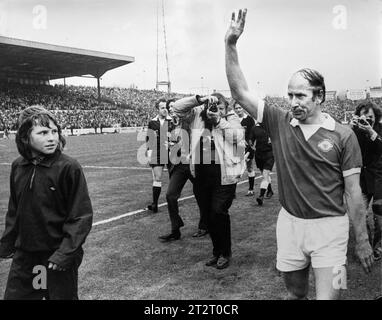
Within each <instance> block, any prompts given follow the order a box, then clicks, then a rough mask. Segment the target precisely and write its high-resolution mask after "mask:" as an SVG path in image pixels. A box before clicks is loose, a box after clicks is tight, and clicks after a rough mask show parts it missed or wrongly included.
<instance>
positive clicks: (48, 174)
mask: <svg viewBox="0 0 382 320" xmlns="http://www.w3.org/2000/svg"><path fill="white" fill-rule="evenodd" d="M92 220H93V209H92V205H91V201H90V198H89V193H88V189H87V184H86V180H85V176H84V174H83V171H82V168H81V166H80V164H79V163H78V162H77V161H76V160H74V159H72V158H71V157H69V156H67V155H65V154H62V153H61V152H60V151H56V152H55V153H54V154H53V155H51V156H47V157H45V158H43V159H42V160H41V161H40V162H37V163H33V162H31V161H28V160H26V159H25V158H23V157H19V158H18V159H16V160H15V161H14V162H13V163H12V169H11V175H10V199H9V204H8V212H7V214H6V221H5V230H4V233H3V236H2V238H1V240H0V257H6V256H9V255H10V254H12V253H13V252H15V251H16V249H21V250H24V251H27V252H41V251H51V252H53V254H52V255H51V256H50V258H49V261H50V262H53V263H55V264H58V265H59V266H61V267H63V268H67V267H70V266H71V265H72V263H73V261H74V259H75V258H76V257H77V256H82V254H83V251H82V244H83V243H84V242H85V239H86V237H87V235H88V234H89V232H90V229H91V227H92Z"/></svg>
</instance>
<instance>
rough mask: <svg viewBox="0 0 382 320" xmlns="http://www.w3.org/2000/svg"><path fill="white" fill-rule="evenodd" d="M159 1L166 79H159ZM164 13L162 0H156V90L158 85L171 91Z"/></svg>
mask: <svg viewBox="0 0 382 320" xmlns="http://www.w3.org/2000/svg"><path fill="white" fill-rule="evenodd" d="M159 1H162V22H163V39H164V50H165V56H166V69H167V80H162V81H159ZM164 18H165V13H164V0H158V3H157V77H156V90H157V91H158V90H159V86H167V92H168V93H171V82H170V66H169V63H168V55H167V37H166V24H165V19H164Z"/></svg>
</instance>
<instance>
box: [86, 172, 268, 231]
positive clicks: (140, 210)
mask: <svg viewBox="0 0 382 320" xmlns="http://www.w3.org/2000/svg"><path fill="white" fill-rule="evenodd" d="M271 174H274V173H273V172H271ZM262 177H263V176H258V177H256V178H255V180H257V179H259V178H262ZM247 182H248V180H243V181H240V182H238V183H237V184H238V185H240V184H243V183H247ZM194 197H195V196H194V195H192V196H187V197H183V198H179V199H178V202H180V201H184V200H187V199H191V198H194ZM164 206H167V202H164V203H161V204H159V205H158V208H160V207H164ZM145 211H148V209H147V208H145V209H138V210H135V211H131V212H127V213H124V214H121V215H119V216H116V217H113V218H110V219H105V220H101V221H98V222H94V223H93V227H95V226H99V225H101V224H106V223H109V222H113V221H116V220H120V219H123V218H125V217H129V216H133V215H136V214H138V213H142V212H145Z"/></svg>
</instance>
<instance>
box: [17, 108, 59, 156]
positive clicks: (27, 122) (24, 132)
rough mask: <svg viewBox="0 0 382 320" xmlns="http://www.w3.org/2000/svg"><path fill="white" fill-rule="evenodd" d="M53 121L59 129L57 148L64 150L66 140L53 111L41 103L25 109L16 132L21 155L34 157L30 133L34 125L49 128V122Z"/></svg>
mask: <svg viewBox="0 0 382 320" xmlns="http://www.w3.org/2000/svg"><path fill="white" fill-rule="evenodd" d="M50 121H52V122H53V123H54V124H55V126H56V127H57V129H58V138H59V142H58V146H57V150H59V151H62V150H63V149H64V147H65V144H66V140H65V138H64V137H63V135H62V130H61V126H60V125H59V124H58V123H57V120H56V118H55V116H54V115H53V113H51V112H50V111H48V110H46V109H45V108H44V107H42V106H40V105H33V106H30V107H28V108H26V109H24V110H23V111H22V112H21V114H20V116H19V119H18V124H17V126H18V129H17V132H16V146H17V150H18V151H19V153H20V155H21V156H22V157H24V158H25V159H28V160H30V159H32V158H33V157H32V150H31V146H30V134H31V132H32V130H33V127H34V126H38V125H40V126H44V127H48V128H49V122H50Z"/></svg>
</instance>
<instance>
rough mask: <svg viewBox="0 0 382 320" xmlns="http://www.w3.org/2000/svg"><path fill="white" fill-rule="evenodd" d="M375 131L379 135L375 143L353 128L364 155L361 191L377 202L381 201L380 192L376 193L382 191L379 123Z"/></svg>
mask: <svg viewBox="0 0 382 320" xmlns="http://www.w3.org/2000/svg"><path fill="white" fill-rule="evenodd" d="M373 129H374V130H375V131H376V132H377V134H378V136H377V138H376V139H375V140H374V141H372V140H371V139H370V137H369V136H368V135H367V134H366V133H365V132H362V131H361V130H359V129H358V128H353V130H354V132H355V134H356V136H357V139H358V143H359V145H360V147H361V153H362V164H363V166H362V170H361V177H360V184H361V189H362V192H363V193H364V194H365V195H366V196H368V197H371V196H374V200H377V199H380V192H378V193H377V192H376V191H378V189H379V190H380V188H381V183H382V137H381V136H382V125H381V124H380V123H377V124H375V125H374V127H373Z"/></svg>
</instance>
